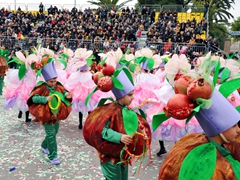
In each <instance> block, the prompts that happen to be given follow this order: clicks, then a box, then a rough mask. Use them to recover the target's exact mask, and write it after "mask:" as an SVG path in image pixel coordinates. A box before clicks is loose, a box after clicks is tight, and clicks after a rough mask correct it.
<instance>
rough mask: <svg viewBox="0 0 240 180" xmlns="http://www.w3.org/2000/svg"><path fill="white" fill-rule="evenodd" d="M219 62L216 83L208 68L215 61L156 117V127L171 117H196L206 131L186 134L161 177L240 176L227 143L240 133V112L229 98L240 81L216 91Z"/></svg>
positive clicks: (161, 169)
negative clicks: (210, 79) (211, 77)
mask: <svg viewBox="0 0 240 180" xmlns="http://www.w3.org/2000/svg"><path fill="white" fill-rule="evenodd" d="M219 64H220V63H219V62H218V63H217V66H216V70H215V73H214V78H213V82H212V83H211V82H210V81H209V78H210V73H211V70H209V71H206V67H208V68H209V67H211V64H209V63H205V68H203V72H204V74H202V76H200V77H199V78H197V79H196V80H194V81H192V82H191V84H190V85H189V86H188V87H187V94H183V93H182V94H181V93H177V94H175V95H173V96H172V97H171V98H170V99H169V101H168V103H167V106H166V107H165V109H164V113H160V114H158V115H155V116H154V117H153V122H152V126H153V129H154V130H155V129H156V128H157V126H158V125H159V124H161V123H162V122H164V121H165V120H166V119H168V118H169V117H171V116H172V117H174V118H176V119H178V120H182V119H183V118H188V119H187V122H188V121H189V120H190V119H191V117H192V116H195V117H196V119H197V120H198V122H199V124H200V125H201V127H202V129H203V131H204V133H205V134H197V133H192V134H189V135H186V136H185V137H183V138H182V139H180V140H179V141H178V142H177V143H176V144H175V145H174V147H173V148H172V150H171V151H170V153H169V154H168V156H167V157H166V159H165V161H164V163H163V165H162V166H161V168H160V171H159V177H158V179H159V180H165V179H173V180H175V179H176V180H177V179H178V180H183V179H184V180H190V179H216V180H217V179H223V180H224V179H226V180H227V179H233V180H234V179H240V163H239V161H236V160H235V159H234V158H233V157H232V156H231V152H230V151H229V150H228V149H226V148H225V144H227V143H229V142H231V141H234V140H235V138H236V137H237V136H238V133H239V132H240V129H239V126H238V123H239V120H240V114H239V112H238V111H237V110H236V109H235V108H234V107H233V106H232V105H231V104H230V103H229V102H228V100H227V99H226V97H227V96H228V95H229V94H230V93H231V92H232V90H235V89H236V88H237V87H239V82H237V83H238V85H237V83H236V81H232V82H230V81H229V82H228V84H225V86H223V85H222V87H221V89H220V92H221V93H222V94H221V93H220V92H219V91H217V90H215V91H214V88H215V85H216V82H217V78H218V73H219V68H220V65H219ZM209 69H210V68H209ZM238 81H239V79H238ZM229 83H230V84H229ZM227 86H228V88H227ZM230 86H231V87H232V88H229V87H230ZM199 87H201V88H199ZM212 91H214V92H213V93H212ZM230 91H231V92H230ZM223 95H224V96H223ZM226 169H227V171H226Z"/></svg>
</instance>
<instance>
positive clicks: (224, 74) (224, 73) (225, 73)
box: [221, 68, 231, 83]
mask: <svg viewBox="0 0 240 180" xmlns="http://www.w3.org/2000/svg"><path fill="white" fill-rule="evenodd" d="M230 73H231V71H230V70H229V69H228V68H224V69H223V71H222V76H221V82H222V83H224V82H225V81H226V80H227V79H228V78H229V76H230Z"/></svg>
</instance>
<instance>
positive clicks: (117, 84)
mask: <svg viewBox="0 0 240 180" xmlns="http://www.w3.org/2000/svg"><path fill="white" fill-rule="evenodd" d="M112 81H113V86H114V87H115V88H117V89H120V90H124V86H123V85H122V83H121V82H120V81H119V80H118V79H117V78H115V77H112Z"/></svg>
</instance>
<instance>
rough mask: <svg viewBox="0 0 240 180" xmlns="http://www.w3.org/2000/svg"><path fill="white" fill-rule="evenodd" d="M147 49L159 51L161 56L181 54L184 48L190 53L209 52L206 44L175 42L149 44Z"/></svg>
mask: <svg viewBox="0 0 240 180" xmlns="http://www.w3.org/2000/svg"><path fill="white" fill-rule="evenodd" d="M146 46H147V47H150V48H153V49H157V50H159V51H160V53H161V54H163V53H164V52H167V51H168V52H171V53H172V52H176V53H179V52H180V51H181V49H182V48H183V47H185V48H187V50H188V51H189V53H190V52H192V53H193V52H197V53H205V52H208V48H207V46H206V45H205V44H188V43H174V42H162V43H159V42H147V44H146Z"/></svg>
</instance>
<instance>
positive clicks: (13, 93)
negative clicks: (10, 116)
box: [3, 51, 36, 122]
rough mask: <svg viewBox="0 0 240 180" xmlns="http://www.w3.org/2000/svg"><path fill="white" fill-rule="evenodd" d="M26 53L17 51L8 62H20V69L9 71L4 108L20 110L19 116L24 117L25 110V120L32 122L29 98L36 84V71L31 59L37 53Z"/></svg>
mask: <svg viewBox="0 0 240 180" xmlns="http://www.w3.org/2000/svg"><path fill="white" fill-rule="evenodd" d="M25 54H26V56H25V55H24V54H23V53H22V52H21V51H17V52H16V56H15V57H13V60H11V61H9V62H8V63H12V62H15V63H17V64H19V69H9V71H8V72H7V76H6V84H7V86H6V91H5V93H4V96H5V102H4V106H3V108H4V109H9V108H12V109H14V110H19V113H18V118H22V113H23V112H25V122H30V121H31V119H30V118H29V111H28V105H27V100H28V98H29V94H30V93H31V91H32V89H33V87H34V86H35V84H36V73H35V72H34V71H33V70H32V69H31V67H30V62H31V59H33V58H34V57H35V55H34V54H31V55H28V53H27V52H25Z"/></svg>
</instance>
